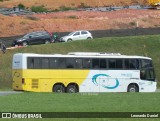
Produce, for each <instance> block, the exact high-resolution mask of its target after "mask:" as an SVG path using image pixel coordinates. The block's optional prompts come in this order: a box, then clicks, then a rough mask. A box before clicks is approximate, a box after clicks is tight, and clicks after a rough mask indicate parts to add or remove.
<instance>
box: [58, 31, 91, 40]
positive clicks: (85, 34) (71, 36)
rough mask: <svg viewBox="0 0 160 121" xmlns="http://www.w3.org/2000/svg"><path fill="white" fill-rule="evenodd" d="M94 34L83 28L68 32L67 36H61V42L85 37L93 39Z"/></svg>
mask: <svg viewBox="0 0 160 121" xmlns="http://www.w3.org/2000/svg"><path fill="white" fill-rule="evenodd" d="M92 38H93V37H92V34H91V33H90V32H89V31H86V30H81V31H74V32H71V33H70V34H68V35H67V36H63V37H61V38H60V42H69V41H74V40H84V39H92Z"/></svg>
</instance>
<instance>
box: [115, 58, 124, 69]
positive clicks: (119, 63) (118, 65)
mask: <svg viewBox="0 0 160 121" xmlns="http://www.w3.org/2000/svg"><path fill="white" fill-rule="evenodd" d="M116 68H117V69H123V60H122V59H116Z"/></svg>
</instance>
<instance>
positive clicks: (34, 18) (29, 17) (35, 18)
mask: <svg viewBox="0 0 160 121" xmlns="http://www.w3.org/2000/svg"><path fill="white" fill-rule="evenodd" d="M26 18H27V19H29V20H33V21H38V20H39V18H37V17H35V16H26Z"/></svg>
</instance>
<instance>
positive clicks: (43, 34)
mask: <svg viewBox="0 0 160 121" xmlns="http://www.w3.org/2000/svg"><path fill="white" fill-rule="evenodd" d="M52 42H54V40H53V39H52V34H50V33H49V32H47V31H36V32H31V33H29V34H26V35H24V36H23V37H22V38H19V39H16V40H14V41H13V43H12V46H27V45H33V44H48V43H52Z"/></svg>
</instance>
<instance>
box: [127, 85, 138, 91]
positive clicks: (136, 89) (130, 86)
mask: <svg viewBox="0 0 160 121" xmlns="http://www.w3.org/2000/svg"><path fill="white" fill-rule="evenodd" d="M127 92H139V89H138V87H137V85H136V84H131V85H129V86H128V89H127Z"/></svg>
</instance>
